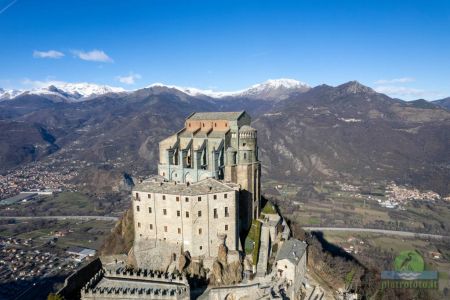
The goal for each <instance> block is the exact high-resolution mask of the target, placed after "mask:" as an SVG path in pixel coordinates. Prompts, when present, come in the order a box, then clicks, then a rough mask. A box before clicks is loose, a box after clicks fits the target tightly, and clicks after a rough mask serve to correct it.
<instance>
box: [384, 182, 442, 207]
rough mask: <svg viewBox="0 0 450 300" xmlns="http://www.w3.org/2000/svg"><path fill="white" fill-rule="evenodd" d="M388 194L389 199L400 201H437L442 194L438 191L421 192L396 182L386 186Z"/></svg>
mask: <svg viewBox="0 0 450 300" xmlns="http://www.w3.org/2000/svg"><path fill="white" fill-rule="evenodd" d="M386 194H387V196H388V200H390V201H391V202H399V203H403V202H407V201H410V200H424V201H435V200H439V199H441V196H440V195H439V194H438V193H436V192H433V191H425V192H421V191H419V190H418V189H416V188H408V187H404V186H398V185H396V184H395V183H391V184H389V185H388V186H387V187H386Z"/></svg>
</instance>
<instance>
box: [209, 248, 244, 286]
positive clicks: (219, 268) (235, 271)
mask: <svg viewBox="0 0 450 300" xmlns="http://www.w3.org/2000/svg"><path fill="white" fill-rule="evenodd" d="M242 263H243V262H242V259H241V258H240V256H239V255H237V256H236V255H234V256H232V259H231V260H230V259H229V257H228V249H227V247H226V246H225V244H221V245H220V246H219V252H218V255H217V259H216V260H215V261H214V263H213V267H212V270H211V274H210V277H209V283H210V284H211V285H212V286H221V285H231V284H236V283H239V282H241V281H242V271H243V264H242Z"/></svg>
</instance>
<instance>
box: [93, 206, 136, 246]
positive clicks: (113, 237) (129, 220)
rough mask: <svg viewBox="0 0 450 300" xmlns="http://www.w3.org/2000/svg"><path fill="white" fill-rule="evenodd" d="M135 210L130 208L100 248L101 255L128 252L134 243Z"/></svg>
mask: <svg viewBox="0 0 450 300" xmlns="http://www.w3.org/2000/svg"><path fill="white" fill-rule="evenodd" d="M133 223H134V221H133V210H132V209H131V208H130V209H128V210H127V211H126V212H125V213H124V215H123V216H122V218H121V219H120V221H119V222H117V224H116V226H115V227H114V229H113V231H112V232H111V234H110V235H109V236H108V237H107V238H106V239H105V242H104V243H103V245H102V247H101V248H100V254H101V255H113V254H123V253H128V252H129V251H130V249H131V247H132V245H133V240H134V226H133Z"/></svg>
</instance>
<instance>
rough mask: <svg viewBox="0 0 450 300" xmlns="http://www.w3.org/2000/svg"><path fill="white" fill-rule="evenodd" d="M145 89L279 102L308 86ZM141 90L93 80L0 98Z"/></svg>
mask: <svg viewBox="0 0 450 300" xmlns="http://www.w3.org/2000/svg"><path fill="white" fill-rule="evenodd" d="M145 89H150V90H153V92H158V93H159V92H160V91H161V90H164V89H173V90H177V91H179V92H181V93H184V94H186V95H189V96H192V97H199V98H205V97H210V98H215V99H227V100H232V99H234V98H247V99H257V100H269V101H281V100H284V99H286V98H287V97H289V95H291V94H293V93H303V92H306V91H308V90H309V89H310V87H309V86H308V85H307V84H305V83H303V82H300V81H297V80H294V79H271V80H267V81H265V82H263V83H259V84H255V85H252V86H251V87H249V88H247V89H243V90H239V91H230V92H221V91H213V90H202V89H197V88H192V87H179V86H175V85H166V84H162V83H154V84H152V85H149V86H147V87H146V88H145ZM139 90H142V89H138V90H134V91H127V90H125V89H123V88H120V87H111V86H107V85H98V84H93V83H85V82H82V83H65V82H59V81H55V82H51V83H49V85H48V86H43V87H38V88H35V89H31V90H28V91H26V90H3V89H0V100H11V99H14V98H16V97H18V96H22V95H41V96H46V97H48V98H51V99H52V100H54V101H67V102H79V101H85V100H89V99H93V98H95V97H96V96H101V95H104V94H108V93H133V92H137V91H139Z"/></svg>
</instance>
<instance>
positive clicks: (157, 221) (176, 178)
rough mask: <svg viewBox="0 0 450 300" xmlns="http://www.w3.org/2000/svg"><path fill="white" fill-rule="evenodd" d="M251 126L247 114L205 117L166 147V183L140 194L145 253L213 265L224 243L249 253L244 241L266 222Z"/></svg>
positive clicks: (137, 223)
mask: <svg viewBox="0 0 450 300" xmlns="http://www.w3.org/2000/svg"><path fill="white" fill-rule="evenodd" d="M250 122H251V119H250V116H249V115H248V114H247V113H246V112H244V111H242V112H201V113H199V112H197V113H193V114H191V115H190V116H189V117H188V118H187V119H186V121H185V126H184V128H183V129H181V130H180V131H178V132H177V133H176V134H174V135H172V136H170V137H168V138H166V139H164V140H163V141H161V142H160V143H159V156H160V157H159V164H158V176H155V177H153V178H150V179H148V180H145V181H143V182H142V183H140V184H137V185H136V186H135V187H134V189H133V213H134V228H135V248H137V250H139V249H142V250H144V249H145V248H148V247H151V245H152V244H154V245H156V244H161V243H164V244H166V245H167V247H168V249H174V250H173V251H174V253H176V252H178V253H180V252H179V250H181V251H189V253H190V254H191V255H192V256H193V257H205V258H207V257H216V256H217V251H218V246H219V245H220V244H223V243H225V244H226V246H227V248H228V249H229V250H231V251H233V250H239V249H242V246H241V243H240V236H241V235H242V234H245V233H246V232H247V231H248V229H249V226H250V225H251V221H252V220H253V219H256V218H258V217H259V214H260V187H261V183H260V176H261V164H260V162H259V160H258V146H257V137H256V130H255V129H253V128H252V127H250ZM149 245H150V246H149ZM174 259H175V257H174Z"/></svg>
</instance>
